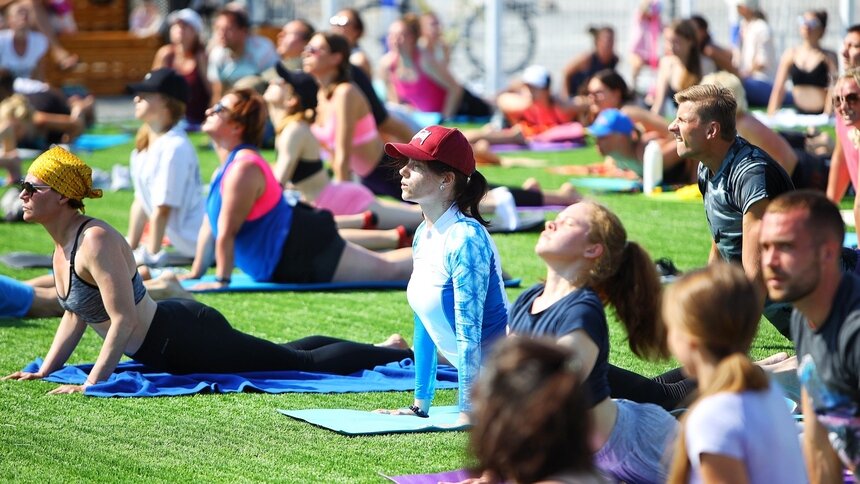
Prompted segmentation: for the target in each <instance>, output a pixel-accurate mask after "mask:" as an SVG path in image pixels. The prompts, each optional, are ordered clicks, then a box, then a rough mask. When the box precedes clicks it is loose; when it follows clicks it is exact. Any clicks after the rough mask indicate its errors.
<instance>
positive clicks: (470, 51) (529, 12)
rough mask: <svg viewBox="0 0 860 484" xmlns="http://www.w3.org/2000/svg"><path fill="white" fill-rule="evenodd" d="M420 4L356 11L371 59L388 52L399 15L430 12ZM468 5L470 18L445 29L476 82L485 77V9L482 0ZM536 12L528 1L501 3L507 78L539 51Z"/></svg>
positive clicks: (382, 1) (378, 0) (402, 0)
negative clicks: (391, 30) (389, 37)
mask: <svg viewBox="0 0 860 484" xmlns="http://www.w3.org/2000/svg"><path fill="white" fill-rule="evenodd" d="M417 3H418V6H417V7H413V5H412V2H411V1H410V0H369V1H367V2H365V3H363V4H360V5H359V6H358V7H357V8H356V10H358V12H359V13H360V14H361V17H362V20H363V21H364V28H365V34H364V35H365V37H367V38H368V39H372V42H369V43H368V45H366V46H363V48H364V49H365V51H366V52H367V55H368V56H370V57H371V58H372V59H379V58H380V57H381V56H382V54H384V53H385V52H386V51H387V50H388V49H387V46H386V36H387V33H388V30H387V29H388V26H389V25H391V23H392V22H394V21H395V20H397V19H398V18H399V17H400V16H402V15H404V14H406V13H408V12H413V13H420V12H421V11H427V10H430V9H431V7H430V5H429V4H428V3H427V2H426V1H422V0H418V2H417ZM465 4H466V5H465V6H466V8H470V9H471V11H470V13H469V15H467V16H466V17H465V18H464V19H463V21H462V22H458V21H456V20H455V21H454V23H453V24H452V25H450V26H449V28H447V29H446V36H445V37H446V39H448V42H449V44H450V45H451V50H452V51H454V50H456V49H458V48H459V47H460V46H461V45H462V46H463V49H464V51H465V54H466V59H468V61H469V63H470V64H471V66H472V68H473V73H472V75H471V79H475V78H478V77H481V76H483V74H484V59H483V57H484V32H485V26H484V8H485V7H484V2H483V0H479V1H478V2H475V4H474V5H473V2H471V1H468V0H467V1H466V2H465ZM537 13H538V11H537V7H536V6H535V5H534V3H533V2H530V1H529V0H505V1H504V3H503V4H502V14H501V17H502V18H501V28H500V31H501V32H503V33H504V35H502V36H500V41H501V46H500V48H501V52H502V56H501V58H502V72H503V73H504V74H505V75H513V74H516V73H518V72H519V71H521V70H523V69H524V68H525V67H526V66H528V65H529V64H531V62H532V59H533V57H534V55H535V51H536V49H537V31H536V30H535V27H534V25H533V23H532V17H534V16H535V15H537ZM460 18H463V17H460ZM461 33H462V35H461ZM448 34H453V35H448Z"/></svg>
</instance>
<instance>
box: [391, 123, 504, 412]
mask: <svg viewBox="0 0 860 484" xmlns="http://www.w3.org/2000/svg"><path fill="white" fill-rule="evenodd" d="M385 152H386V153H387V154H388V155H389V156H391V157H393V158H396V159H398V160H400V166H401V168H400V175H401V177H402V178H401V181H400V188H401V190H402V196H403V199H404V200H407V201H411V202H415V203H418V204H419V205H420V206H421V210H422V211H423V213H424V222H423V223H422V224H421V225H420V226H419V227H418V230H417V231H416V232H415V239H414V242H413V246H412V248H413V271H412V277H411V278H410V280H409V287H408V289H407V298H408V300H409V305H410V306H411V307H412V310H413V311H414V313H415V349H414V352H415V367H416V377H415V399H414V402H413V404H412V405H411V406H409V408H408V409H400V410H389V411H385V412H388V413H394V414H401V415H413V416H415V415H417V416H418V417H427V412H428V410H429V409H430V404H431V402H432V400H433V393H434V382H435V381H436V380H435V373H436V362H437V355H436V352H437V350H438V351H439V353H441V354H442V356H444V357H445V358H446V359H447V360H448V361H449V362H451V364H453V365H454V366H455V367H456V368H457V373H458V377H459V390H460V393H459V409H460V412H461V415H460V419H461V422H463V423H465V422H467V421H468V416H467V412H468V411H469V410H470V403H469V388H470V387H471V385H472V383H473V382H474V381H475V378H476V377H477V375H478V372H479V369H480V367H481V361H482V358H483V356H484V355H485V354H486V351H487V349H488V348H489V346H490V345H491V344H492V343H493V342H494V341H496V340H497V339H498V338H500V337H502V336H504V335H505V325H506V324H507V296H506V295H505V289H504V283H503V279H502V269H501V263H500V260H499V253H498V250H497V249H496V245H495V243H493V240H492V238H490V234H489V233H488V232H487V230H486V228H485V226H486V225H487V221H486V220H484V219H483V217H481V214H480V212H479V211H478V204H479V203H480V201H481V198H483V196H484V194H485V193H486V191H487V181H486V179H485V178H484V176H483V175H481V174H480V173H479V172H477V171H475V157H474V155H473V153H472V147H471V145H470V144H469V142H468V141H467V140H466V137H465V136H463V133H461V132H460V131H459V130H457V129H451V128H444V127H442V126H429V127H427V128H424V129H422V130H421V131H419V132H418V133H417V134H416V135H415V137H413V138H412V141H410V142H409V144H403V143H389V144H387V145H385Z"/></svg>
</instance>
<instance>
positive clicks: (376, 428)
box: [278, 405, 469, 435]
mask: <svg viewBox="0 0 860 484" xmlns="http://www.w3.org/2000/svg"><path fill="white" fill-rule="evenodd" d="M278 411H279V412H281V413H282V414H284V415H286V416H288V417H292V418H294V419H297V420H303V421H305V422H307V423H309V424H311V425H316V426H317V427H322V428H324V429H328V430H332V431H334V432H337V433H339V434H342V435H378V434H399V433H407V432H449V431H455V430H466V429H468V428H469V426H468V425H458V424H457V419H458V418H459V417H460V411H459V410H458V409H457V407H456V406H455V405H452V406H447V407H430V412H429V413H430V417H428V418H421V417H418V416H413V415H388V414H384V413H375V412H369V411H364V410H347V409H340V408H337V409H331V408H320V409H309V410H281V409H278Z"/></svg>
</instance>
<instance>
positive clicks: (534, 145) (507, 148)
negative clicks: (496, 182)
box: [490, 141, 585, 153]
mask: <svg viewBox="0 0 860 484" xmlns="http://www.w3.org/2000/svg"><path fill="white" fill-rule="evenodd" d="M583 146H585V142H584V141H552V142H547V141H532V142H531V143H529V144H527V145H516V144H501V145H492V146H490V149H491V150H493V153H508V152H511V151H564V150H571V149H574V148H581V147H583Z"/></svg>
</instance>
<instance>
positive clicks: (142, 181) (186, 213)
mask: <svg viewBox="0 0 860 484" xmlns="http://www.w3.org/2000/svg"><path fill="white" fill-rule="evenodd" d="M128 88H129V90H131V91H132V92H133V93H134V94H135V96H134V115H135V117H136V118H137V119H139V120H141V121H143V124H142V125H141V126H140V128H139V129H138V131H137V136H136V137H135V140H134V144H135V147H134V150H133V151H132V152H131V163H130V165H131V180H132V183H133V185H134V201H133V202H132V204H131V210H130V214H129V218H128V219H129V222H128V235H127V238H128V243H129V245H131V248H132V249H133V250H134V260H135V261H137V263H138V264H139V265H147V266H153V267H162V266H165V265H167V252H166V251H165V250H164V247H163V244H162V241H163V239H164V236H165V235H167V237H168V238H169V239H170V244H171V245H172V246H173V248H174V249H175V251H176V252H177V253H178V254H180V255H183V256H185V257H194V253H195V250H196V247H197V230H198V229H199V228H200V224H201V223H202V222H203V211H204V206H203V185H202V182H201V180H200V162H199V161H198V160H197V152H196V151H195V150H194V146H193V145H192V144H191V141H190V140H189V139H188V136H187V135H186V134H185V130H184V129H183V128H182V127H181V126H179V122H180V121H181V120H182V119H183V118H184V116H185V106H186V104H187V102H188V99H189V86H188V83H187V82H186V80H185V78H183V77H182V76H181V75H179V74H178V73H177V72H176V71H174V70H173V69H171V68H167V67H165V68H161V69H156V70H154V71H152V72H150V73H148V74H147V75H146V77H144V78H143V80H142V81H140V82H136V83H133V84H129V86H128ZM147 223H148V224H149V240H148V241H147V242H146V243H141V237H142V235H143V232H144V227H145V226H146V224H147Z"/></svg>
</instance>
